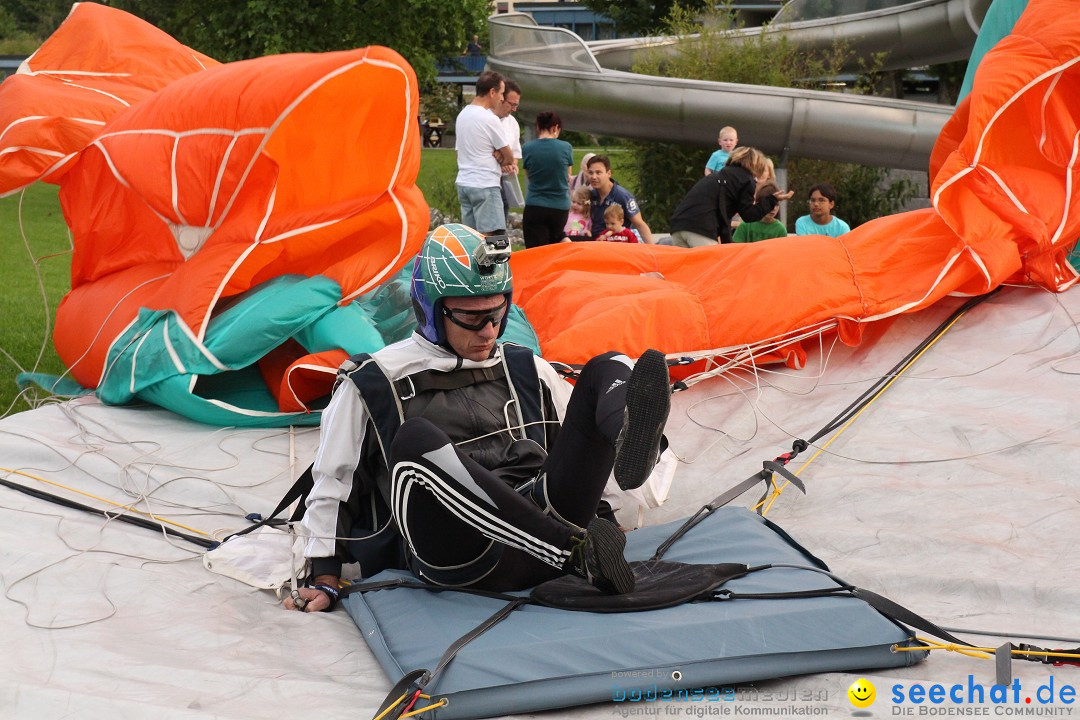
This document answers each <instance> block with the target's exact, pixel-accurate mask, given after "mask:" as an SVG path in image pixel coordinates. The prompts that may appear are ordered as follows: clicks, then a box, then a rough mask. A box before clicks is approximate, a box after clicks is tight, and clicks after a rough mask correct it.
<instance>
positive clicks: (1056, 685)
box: [889, 675, 1076, 717]
mask: <svg viewBox="0 0 1080 720" xmlns="http://www.w3.org/2000/svg"><path fill="white" fill-rule="evenodd" d="M889 700H890V701H891V702H892V708H891V714H892V715H893V716H897V717H979V716H985V717H989V716H997V717H1068V716H1071V715H1072V714H1073V710H1074V707H1073V706H1074V704H1075V703H1076V688H1075V687H1074V686H1072V685H1070V684H1068V683H1064V682H1062V681H1061V680H1060V679H1056V678H1054V677H1053V676H1051V677H1050V678H1049V679H1048V680H1046V681H1044V682H1041V683H1039V684H1038V685H1035V686H1034V687H1033V686H1032V684H1030V683H1029V685H1028V686H1027V687H1024V685H1023V683H1021V682H1020V680H1019V679H1015V680H1013V681H1012V683H1011V684H1009V685H984V684H982V683H978V682H975V676H974V675H968V676H967V680H966V681H965V682H959V683H952V684H945V683H932V684H931V683H910V684H900V683H898V684H895V685H892V686H890V688H889Z"/></svg>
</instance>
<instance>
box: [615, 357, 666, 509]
mask: <svg viewBox="0 0 1080 720" xmlns="http://www.w3.org/2000/svg"><path fill="white" fill-rule="evenodd" d="M670 411H671V378H670V377H669V376H668V368H667V361H666V360H665V359H664V354H663V353H662V352H660V351H659V350H646V351H645V352H644V353H642V355H641V357H640V358H638V360H637V362H636V363H634V369H633V371H632V372H631V373H630V381H629V384H628V385H627V388H626V410H625V412H624V414H623V426H622V430H620V431H619V438H618V440H616V441H615V480H616V481H617V482H618V483H619V487H621V488H622V489H623V490H633V489H634V488H639V487H641V485H642V484H643V483H644V482H645V480H646V479H648V477H649V473H651V472H652V471H653V468H654V467H656V461H657V460H658V459H659V458H660V443H661V441H662V440H663V437H664V424H665V423H666V422H667V418H668V413H669V412H670Z"/></svg>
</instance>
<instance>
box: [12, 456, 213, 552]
mask: <svg viewBox="0 0 1080 720" xmlns="http://www.w3.org/2000/svg"><path fill="white" fill-rule="evenodd" d="M0 471H3V472H6V473H8V474H10V475H22V476H23V477H28V478H30V479H31V480H37V481H39V482H43V483H45V484H47V485H52V486H54V487H58V488H62V489H64V490H67V491H68V492H73V493H75V494H77V495H82V496H84V497H88V498H91V499H93V500H97V501H99V502H102V503H105V504H106V505H109V506H111V508H113V509H110V510H101V509H99V508H95V507H91V506H90V505H84V504H83V503H79V502H76V501H74V500H68V499H67V498H63V497H61V496H59V495H54V494H53V493H49V492H45V491H44V490H35V489H34V488H30V487H27V486H26V485H22V484H20V483H15V482H11V481H10V480H7V479H6V478H0V485H4V486H5V487H9V488H11V489H12V490H16V491H18V492H21V493H24V494H26V495H30V496H32V497H36V498H39V499H42V500H48V501H49V502H53V503H56V504H57V505H61V506H63V507H68V508H73V509H75V510H83V511H85V512H89V513H92V514H94V515H104V516H105V517H107V518H108V519H109V520H120V521H122V522H126V523H130V524H132V525H137V526H139V527H143V528H147V529H150V530H155V531H159V532H163V533H165V534H167V535H172V536H174V537H178V538H180V539H181V540H187V541H188V542H191V543H194V544H196V545H199V546H201V547H204V548H209V547H210V546H211V545H213V541H211V540H210V539H209V536H208V534H207V533H205V532H203V531H202V530H197V529H196V528H193V527H189V526H187V525H184V524H182V523H178V522H175V521H173V520H169V519H167V518H163V517H159V516H157V515H154V514H153V513H149V512H145V511H143V510H139V509H138V508H135V507H132V506H131V505H130V504H128V505H123V504H120V503H115V502H113V501H111V500H107V499H105V498H103V497H100V496H98V495H94V494H92V493H88V492H85V491H83V490H79V489H77V488H73V487H69V486H67V485H63V484H61V483H58V482H54V481H52V480H46V479H45V478H43V477H38V476H36V475H31V474H30V473H27V472H23V471H22V470H14V469H12V468H6V467H0ZM126 513H136V514H137V515H142V516H143V517H134V516H132V515H128V514H126ZM147 518H148V519H147ZM169 526H172V527H169ZM173 528H180V529H181V530H186V531H188V532H190V533H195V535H189V534H188V533H185V532H180V531H179V530H175V529H173ZM199 536H201V537H199Z"/></svg>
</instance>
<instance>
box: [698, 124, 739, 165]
mask: <svg viewBox="0 0 1080 720" xmlns="http://www.w3.org/2000/svg"><path fill="white" fill-rule="evenodd" d="M716 142H717V143H719V145H720V149H719V150H717V151H716V152H714V153H713V154H712V156H711V157H710V158H709V162H707V163H706V164H705V176H706V177H708V176H709V175H712V174H713V173H716V172H720V168H722V167H724V166H725V165H727V161H728V158H729V157H731V151H732V150H734V149H735V146H736V145H738V144H739V133H737V132H735V128H733V127H731V126H728V127H725V128H721V130H720V136H719V137H718V138H717V139H716Z"/></svg>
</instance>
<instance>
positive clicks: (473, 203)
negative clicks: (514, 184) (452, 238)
mask: <svg viewBox="0 0 1080 720" xmlns="http://www.w3.org/2000/svg"><path fill="white" fill-rule="evenodd" d="M456 187H457V196H458V202H460V203H461V222H462V224H464V225H467V226H469V227H471V228H472V229H473V230H477V231H479V232H481V233H484V234H485V235H486V234H488V233H490V232H492V231H493V230H505V229H506V217H505V215H504V214H503V200H502V189H501V187H499V186H495V187H487V188H471V187H462V186H461V185H457V186H456Z"/></svg>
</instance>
